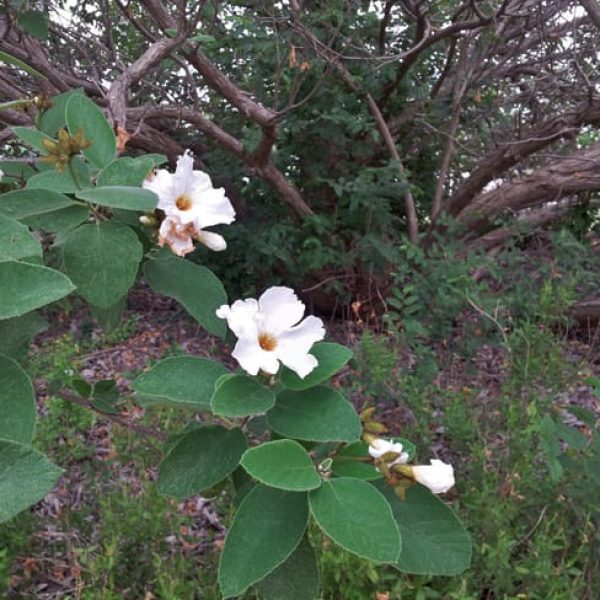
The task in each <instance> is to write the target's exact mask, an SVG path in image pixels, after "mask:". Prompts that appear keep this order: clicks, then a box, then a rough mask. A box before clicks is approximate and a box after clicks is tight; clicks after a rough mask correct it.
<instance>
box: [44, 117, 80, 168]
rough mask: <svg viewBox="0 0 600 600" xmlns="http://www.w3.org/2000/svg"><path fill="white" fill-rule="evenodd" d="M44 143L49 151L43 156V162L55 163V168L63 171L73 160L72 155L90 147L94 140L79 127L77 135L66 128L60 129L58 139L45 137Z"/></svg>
mask: <svg viewBox="0 0 600 600" xmlns="http://www.w3.org/2000/svg"><path fill="white" fill-rule="evenodd" d="M42 144H43V145H44V148H46V150H47V151H48V154H46V156H44V157H42V162H44V163H46V164H50V165H54V167H55V169H56V170H57V171H58V172H59V173H62V172H63V170H64V168H65V166H66V165H67V164H68V163H69V161H70V160H71V156H74V155H76V154H79V153H80V152H81V151H82V150H85V149H86V148H89V147H90V146H91V145H92V142H90V141H89V140H86V139H85V137H84V133H83V129H81V128H79V129H78V130H77V131H76V132H75V135H71V134H70V133H69V132H68V131H67V130H66V129H60V130H59V132H58V140H51V139H47V138H45V139H43V140H42Z"/></svg>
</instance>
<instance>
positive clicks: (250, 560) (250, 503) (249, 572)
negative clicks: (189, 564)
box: [219, 485, 308, 598]
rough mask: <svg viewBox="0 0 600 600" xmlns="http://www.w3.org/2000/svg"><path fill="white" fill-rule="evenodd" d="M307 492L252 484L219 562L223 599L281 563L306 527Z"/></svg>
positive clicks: (261, 577) (292, 549) (257, 579)
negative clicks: (287, 490)
mask: <svg viewBox="0 0 600 600" xmlns="http://www.w3.org/2000/svg"><path fill="white" fill-rule="evenodd" d="M307 520H308V507H307V503H306V494H303V493H295V492H285V491H282V490H277V489H275V488H270V487H266V486H263V485H257V486H255V487H254V488H253V489H252V490H251V491H250V492H249V493H248V494H247V495H246V496H245V498H244V500H243V501H242V503H241V505H240V507H239V509H238V511H237V513H236V515H235V519H234V521H233V524H232V526H231V528H230V530H229V533H228V534H227V539H226V540H225V546H224V548H223V552H222V554H221V561H220V564H219V585H220V587H221V592H222V594H223V597H224V598H232V597H234V596H238V595H240V594H242V593H243V592H244V591H245V590H247V589H248V588H249V587H250V586H251V585H253V584H255V583H256V582H258V581H260V580H261V579H263V578H264V577H265V576H266V575H268V574H269V573H271V572H272V571H274V570H275V569H276V568H277V567H278V566H279V565H281V564H282V563H284V562H285V561H286V560H287V558H288V557H289V556H290V555H291V554H292V552H293V551H294V550H295V549H296V548H297V547H298V544H299V543H300V540H301V539H302V537H303V536H304V532H305V530H306V522H307Z"/></svg>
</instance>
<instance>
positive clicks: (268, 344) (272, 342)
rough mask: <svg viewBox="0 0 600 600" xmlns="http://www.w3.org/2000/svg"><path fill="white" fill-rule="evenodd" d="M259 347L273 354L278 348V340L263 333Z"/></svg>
mask: <svg viewBox="0 0 600 600" xmlns="http://www.w3.org/2000/svg"><path fill="white" fill-rule="evenodd" d="M258 345H259V346H260V347H261V348H262V349H263V350H266V351H267V352H273V350H275V348H276V347H277V340H276V339H275V338H274V337H273V336H272V335H270V334H269V333H261V334H260V335H259V336H258Z"/></svg>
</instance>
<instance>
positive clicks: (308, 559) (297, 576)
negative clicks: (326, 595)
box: [256, 537, 319, 600]
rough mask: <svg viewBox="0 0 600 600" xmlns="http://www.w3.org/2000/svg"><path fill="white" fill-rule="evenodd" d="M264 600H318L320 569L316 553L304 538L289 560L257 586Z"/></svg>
mask: <svg viewBox="0 0 600 600" xmlns="http://www.w3.org/2000/svg"><path fill="white" fill-rule="evenodd" d="M256 589H257V590H258V592H259V594H260V597H261V598H262V599H263V600H316V598H318V596H319V567H318V565H317V557H316V555H315V551H314V550H313V548H312V546H311V545H310V543H309V541H308V540H307V539H306V537H304V538H303V539H302V541H301V542H300V545H299V546H298V547H297V548H296V549H295V550H294V552H292V554H291V555H290V556H289V557H288V559H287V560H286V561H285V562H284V563H283V564H281V565H280V566H279V567H277V568H276V569H275V570H274V571H272V572H271V573H269V574H268V575H267V576H266V577H265V578H264V579H263V580H262V581H259V582H258V583H257V584H256Z"/></svg>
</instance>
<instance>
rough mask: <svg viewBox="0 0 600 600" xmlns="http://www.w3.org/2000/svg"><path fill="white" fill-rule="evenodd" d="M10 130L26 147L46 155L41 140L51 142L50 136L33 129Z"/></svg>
mask: <svg viewBox="0 0 600 600" xmlns="http://www.w3.org/2000/svg"><path fill="white" fill-rule="evenodd" d="M12 130H13V131H14V132H15V135H16V136H17V137H18V138H20V139H21V140H23V141H24V142H25V144H26V145H27V146H29V147H31V148H34V149H35V150H39V151H40V152H41V153H42V154H47V153H48V150H46V148H45V146H44V144H42V140H52V138H51V137H50V136H48V135H46V134H45V133H42V132H41V131H39V130H38V129H35V128H34V127H13V128H12Z"/></svg>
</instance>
